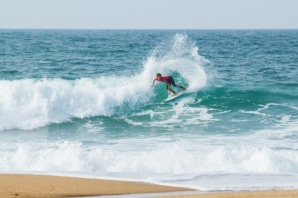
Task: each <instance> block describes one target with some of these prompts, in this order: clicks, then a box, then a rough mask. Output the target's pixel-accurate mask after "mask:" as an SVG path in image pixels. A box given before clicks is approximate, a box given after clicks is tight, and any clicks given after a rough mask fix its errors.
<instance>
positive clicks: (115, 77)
mask: <svg viewBox="0 0 298 198" xmlns="http://www.w3.org/2000/svg"><path fill="white" fill-rule="evenodd" d="M156 73H162V74H163V75H171V76H173V77H174V79H175V82H176V84H179V85H183V86H187V87H188V90H187V93H185V94H183V95H182V96H181V97H179V98H177V99H175V100H173V101H171V102H164V100H165V99H166V98H167V91H166V88H165V84H163V83H156V84H155V86H154V87H151V82H152V80H153V78H154V77H155V75H156ZM297 79H298V31H297V30H0V172H1V173H34V174H53V175H70V176H80V177H92V178H112V179H121V180H132V181H144V182H151V183H156V184H165V185H176V186H185V187H191V188H195V189H199V190H204V191H214V190H234V191H236V190H264V189H298V144H297V141H298V135H297V134H298V82H297ZM174 89H175V88H174ZM176 90H177V91H178V89H176Z"/></svg>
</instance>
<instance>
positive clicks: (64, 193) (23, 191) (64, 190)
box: [0, 173, 298, 198]
mask: <svg viewBox="0 0 298 198" xmlns="http://www.w3.org/2000/svg"><path fill="white" fill-rule="evenodd" d="M84 196H85V197H94V198H95V197H102V196H104V197H111V198H112V197H119V198H120V197H125V198H127V197H160V198H171V197H176V198H196V197H198V198H232V197H237V198H238V197H239V198H249V197H255V198H267V197H268V198H269V197H270V198H279V197H287V198H292V197H298V190H268V191H267V190H266V191H235V192H231V191H229V192H227V191H222V192H220V191H218V192H203V191H198V190H195V189H190V188H183V187H173V186H164V185H156V184H152V183H146V182H131V181H119V180H109V179H92V178H79V177H72V176H54V175H36V174H3V173H2V174H0V197H4V198H6V197H7V198H10V197H20V198H23V197H30V198H37V197H43V198H48V197H51V198H56V197H84Z"/></svg>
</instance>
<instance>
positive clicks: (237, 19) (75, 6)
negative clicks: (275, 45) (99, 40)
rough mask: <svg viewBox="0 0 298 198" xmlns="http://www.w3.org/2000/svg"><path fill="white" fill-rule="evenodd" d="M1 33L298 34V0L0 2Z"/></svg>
mask: <svg viewBox="0 0 298 198" xmlns="http://www.w3.org/2000/svg"><path fill="white" fill-rule="evenodd" d="M0 28H2V29H3V28H21V29H23V28H37V29H45V28H46V29H52V28H54V29H298V0H0Z"/></svg>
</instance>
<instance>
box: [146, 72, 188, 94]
mask: <svg viewBox="0 0 298 198" xmlns="http://www.w3.org/2000/svg"><path fill="white" fill-rule="evenodd" d="M156 80H157V81H160V82H164V83H166V84H167V87H166V88H167V90H168V93H170V92H172V93H173V96H176V95H177V93H176V92H175V91H174V90H173V89H171V85H173V86H174V87H179V88H181V89H182V91H185V90H186V88H185V87H182V86H180V85H176V84H175V81H174V78H173V77H172V76H161V74H160V73H158V74H156V78H154V79H153V82H152V87H153V86H154V82H155V81H156Z"/></svg>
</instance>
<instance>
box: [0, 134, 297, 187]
mask: <svg viewBox="0 0 298 198" xmlns="http://www.w3.org/2000/svg"><path fill="white" fill-rule="evenodd" d="M243 138H245V139H246V141H247V142H249V143H246V142H244V141H243V140H242V139H241V138H240V137H238V138H237V139H238V141H235V140H234V138H229V137H220V136H217V137H212V138H210V139H207V140H206V137H205V138H199V137H198V136H196V138H192V139H191V137H188V138H185V137H183V138H179V136H177V137H172V138H169V137H152V138H151V139H135V138H133V139H129V138H126V139H119V140H113V141H112V140H111V141H110V143H112V144H109V145H97V146H94V145H92V146H91V145H90V146H87V145H85V146H84V145H83V144H81V143H77V142H69V141H59V142H56V143H44V142H40V143H34V144H31V143H19V144H16V145H10V146H9V147H10V149H9V150H6V149H7V147H6V146H5V148H4V147H1V148H0V150H1V155H0V162H1V163H0V171H2V172H3V171H5V172H18V171H45V172H57V171H62V172H66V173H68V174H70V172H69V171H78V172H81V173H82V174H88V173H91V172H92V174H93V175H98V176H109V177H114V176H116V175H118V177H122V178H126V179H129V178H130V179H136V180H142V181H144V180H147V181H150V182H153V183H167V184H173V185H174V184H175V185H179V186H187V187H194V188H197V189H201V190H249V189H255V188H259V189H276V188H277V189H282V188H297V186H298V168H297V167H298V166H297V164H298V158H297V156H298V155H297V150H286V149H279V150H277V149H271V148H268V147H263V146H258V144H259V143H260V142H256V143H255V145H253V144H251V143H250V142H251V141H252V140H251V139H250V138H252V137H243ZM239 140H240V142H239ZM253 140H254V139H253ZM209 142H213V144H210V143H209ZM221 144H222V146H220V145H221ZM241 145H242V146H241ZM124 151H125V152H124ZM272 177H276V178H279V180H273V181H272V180H270V179H272ZM289 177H291V182H290V181H289V180H288V179H287V178H289ZM186 178H188V179H186ZM260 178H262V182H260ZM243 179H244V180H243ZM220 180H222V181H226V182H222V181H221V182H219V181H220ZM237 181H238V182H237ZM240 181H241V182H240ZM280 181H283V182H284V183H280ZM239 182H240V183H239ZM265 184H266V185H265Z"/></svg>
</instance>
